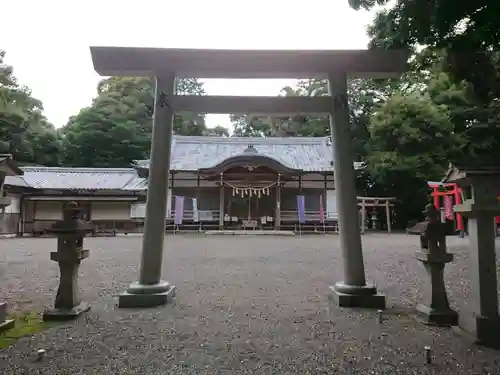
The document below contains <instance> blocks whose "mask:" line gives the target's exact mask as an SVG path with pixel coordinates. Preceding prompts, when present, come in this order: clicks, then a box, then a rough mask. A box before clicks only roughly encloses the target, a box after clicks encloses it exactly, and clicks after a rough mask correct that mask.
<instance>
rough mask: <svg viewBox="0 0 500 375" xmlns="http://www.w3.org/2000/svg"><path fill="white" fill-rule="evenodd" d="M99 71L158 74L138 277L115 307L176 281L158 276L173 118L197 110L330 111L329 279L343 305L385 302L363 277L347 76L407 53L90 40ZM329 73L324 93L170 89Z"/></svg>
mask: <svg viewBox="0 0 500 375" xmlns="http://www.w3.org/2000/svg"><path fill="white" fill-rule="evenodd" d="M90 50H91V54H92V60H93V63H94V68H95V70H96V71H97V72H98V73H99V74H100V75H102V76H148V77H155V78H156V90H155V104H154V115H153V134H152V141H151V155H150V171H149V178H148V192H147V201H146V218H145V227H144V236H143V242H142V259H141V266H140V274H139V281H138V282H136V283H132V284H131V285H130V287H129V288H128V289H127V291H126V292H125V293H123V294H121V295H120V297H119V303H118V304H119V306H120V307H146V306H156V305H161V304H164V303H166V302H167V301H168V299H169V298H170V297H172V296H173V294H174V290H175V288H174V286H172V285H171V284H170V283H168V282H167V281H162V280H161V273H162V272H161V271H162V259H163V244H164V235H165V220H166V209H167V188H168V177H169V169H170V154H171V143H172V128H173V118H174V113H175V112H176V111H192V112H197V113H252V114H297V113H308V114H322V115H325V114H328V115H329V116H330V128H331V134H332V144H333V160H334V172H335V185H336V190H337V202H338V203H337V205H338V214H339V233H340V240H341V250H342V257H343V263H344V279H343V281H341V282H338V283H336V284H335V285H334V286H332V287H331V289H332V291H333V296H334V297H335V298H336V299H337V300H338V303H339V305H340V306H343V307H355V306H356V307H374V308H384V307H385V296H383V295H381V294H379V293H378V292H377V289H376V287H375V286H374V285H373V284H369V283H367V281H366V277H365V269H364V263H363V251H362V247H361V236H360V232H359V216H358V208H357V200H356V187H355V174H354V167H353V152H352V145H351V143H352V142H351V135H350V129H349V110H348V100H347V77H366V78H386V77H391V76H395V75H399V74H400V73H402V72H404V70H405V68H406V62H407V60H408V57H409V54H408V52H406V51H387V50H335V51H328V50H320V51H312V50H297V51H291V50H283V51H276V50H274V51H273V50H200V49H160V48H129V47H90ZM191 77H199V78H240V79H241V78H312V77H316V78H326V79H328V82H329V96H322V97H237V96H186V95H179V96H177V95H175V79H176V78H191Z"/></svg>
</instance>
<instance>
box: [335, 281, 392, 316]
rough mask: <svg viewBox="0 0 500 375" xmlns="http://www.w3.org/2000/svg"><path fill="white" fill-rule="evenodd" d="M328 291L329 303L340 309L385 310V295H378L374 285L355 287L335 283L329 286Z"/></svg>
mask: <svg viewBox="0 0 500 375" xmlns="http://www.w3.org/2000/svg"><path fill="white" fill-rule="evenodd" d="M330 290H331V293H330V302H333V303H335V304H337V305H338V306H340V307H361V308H365V309H379V310H383V309H385V295H383V294H380V293H378V292H377V288H376V287H375V286H374V285H365V286H357V285H345V284H344V283H337V284H335V285H332V286H330Z"/></svg>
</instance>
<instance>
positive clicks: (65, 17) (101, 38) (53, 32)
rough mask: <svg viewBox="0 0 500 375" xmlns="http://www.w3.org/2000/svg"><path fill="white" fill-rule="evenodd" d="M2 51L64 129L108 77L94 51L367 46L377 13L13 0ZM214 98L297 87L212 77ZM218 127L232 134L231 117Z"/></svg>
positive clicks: (274, 2) (321, 2)
mask: <svg viewBox="0 0 500 375" xmlns="http://www.w3.org/2000/svg"><path fill="white" fill-rule="evenodd" d="M2 11H3V12H4V13H5V14H3V16H2V18H1V20H0V49H4V50H6V52H7V56H6V61H5V62H6V63H7V64H10V65H13V66H14V74H15V75H16V76H17V77H18V79H19V80H20V82H21V83H22V84H25V85H27V86H29V87H30V88H31V89H32V90H33V95H34V96H35V97H36V98H38V99H40V100H42V101H43V104H44V108H45V115H46V116H47V117H48V119H49V120H50V121H51V122H52V123H53V124H54V125H55V126H56V127H60V126H63V125H65V124H66V122H67V120H68V118H69V116H71V115H74V114H76V113H78V111H79V110H80V108H82V107H85V106H88V105H89V104H90V103H91V100H92V98H93V97H94V96H95V94H96V87H97V83H98V82H99V80H100V79H101V77H99V76H98V75H97V73H95V71H94V70H93V67H92V61H91V59H90V50H89V46H90V45H101V46H104V45H108V46H130V47H177V48H233V49H358V48H366V45H367V42H368V38H367V36H366V26H367V25H368V24H369V23H370V22H371V19H372V17H373V13H368V12H364V11H358V12H356V11H354V10H352V9H350V8H349V6H348V1H347V0H306V1H304V0H297V1H296V2H295V1H290V0H288V1H286V0H252V1H247V0H239V1H238V0H232V1H230V0H141V1H127V0H121V1H120V0H84V1H63V0H59V1H58V0H45V1H39V0H5V1H4V4H2ZM204 82H205V90H206V91H207V93H208V94H213V95H257V96H258V95H261V96H265V95H277V94H278V93H279V90H280V89H281V88H282V87H283V86H285V85H290V84H293V83H294V81H290V80H206V81H204ZM207 124H208V126H209V127H213V126H216V125H222V126H226V127H230V126H231V124H230V122H229V117H228V116H227V115H209V116H207Z"/></svg>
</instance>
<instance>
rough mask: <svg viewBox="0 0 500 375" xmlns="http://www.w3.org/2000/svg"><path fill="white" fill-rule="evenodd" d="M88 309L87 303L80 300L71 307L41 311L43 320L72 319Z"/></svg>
mask: <svg viewBox="0 0 500 375" xmlns="http://www.w3.org/2000/svg"><path fill="white" fill-rule="evenodd" d="M89 310H90V305H89V304H88V303H85V302H82V303H80V304H79V305H78V306H75V307H73V308H72V309H50V310H46V311H45V312H44V313H43V320H44V321H54V320H56V321H57V320H73V319H76V318H77V317H78V316H80V315H81V314H83V313H84V312H87V311H89Z"/></svg>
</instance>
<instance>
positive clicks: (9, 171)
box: [0, 154, 24, 176]
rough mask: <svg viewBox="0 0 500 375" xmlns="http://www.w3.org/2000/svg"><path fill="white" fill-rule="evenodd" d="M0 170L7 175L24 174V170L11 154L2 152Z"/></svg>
mask: <svg viewBox="0 0 500 375" xmlns="http://www.w3.org/2000/svg"><path fill="white" fill-rule="evenodd" d="M0 171H1V172H4V173H5V175H6V176H22V175H23V174H24V172H23V170H22V169H21V168H20V167H19V166H18V165H17V163H16V162H15V161H14V159H12V155H11V154H0Z"/></svg>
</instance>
